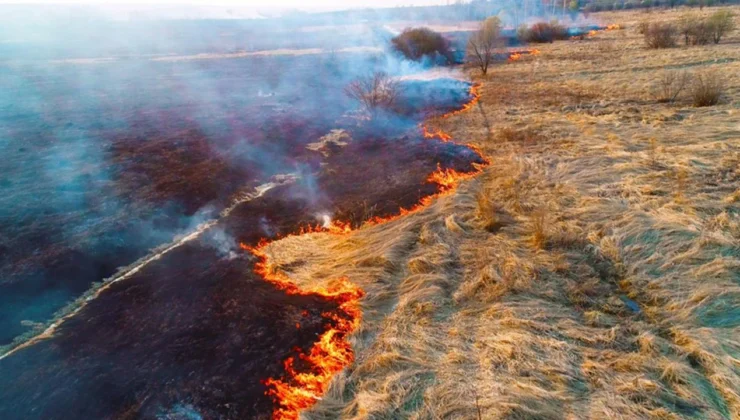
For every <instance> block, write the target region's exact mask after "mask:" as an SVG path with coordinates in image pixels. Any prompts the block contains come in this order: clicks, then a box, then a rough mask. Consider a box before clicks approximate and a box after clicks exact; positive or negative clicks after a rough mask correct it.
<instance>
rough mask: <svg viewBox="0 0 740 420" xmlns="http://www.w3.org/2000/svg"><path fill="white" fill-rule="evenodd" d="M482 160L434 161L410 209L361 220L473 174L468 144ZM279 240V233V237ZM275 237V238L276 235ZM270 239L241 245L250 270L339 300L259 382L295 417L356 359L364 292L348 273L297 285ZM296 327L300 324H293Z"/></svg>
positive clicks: (289, 289) (279, 419)
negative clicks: (307, 342)
mask: <svg viewBox="0 0 740 420" xmlns="http://www.w3.org/2000/svg"><path fill="white" fill-rule="evenodd" d="M479 88H480V87H479V86H478V85H471V88H470V92H469V93H470V98H471V99H470V101H469V102H468V103H466V104H465V105H464V106H463V107H462V108H461V109H459V110H457V111H453V112H450V113H447V114H445V115H443V116H442V118H447V117H450V116H453V115H457V114H459V113H461V112H465V111H467V110H469V109H471V108H473V107H474V106H475V105H476V104H477V103H478V101H479V100H480V91H479ZM421 128H422V133H423V135H424V137H426V138H436V139H439V140H441V141H444V142H448V141H451V140H452V136H450V135H449V134H447V133H445V132H443V131H441V130H436V131H433V132H432V131H430V130H429V129H428V128H427V127H426V126H424V125H422V126H421ZM468 147H470V148H471V149H473V150H474V151H475V152H476V153H477V154H478V155H479V156H480V157H481V158H482V159H483V160H484V163H483V164H475V163H474V164H473V167H474V170H473V171H471V172H458V171H455V170H453V169H442V168H441V166H440V164H437V170H436V171H434V172H433V173H432V174H430V175H429V177H428V178H427V182H429V183H433V184H436V185H437V186H438V191H437V193H435V194H432V195H429V196H426V197H424V198H422V199H421V200H420V201H419V202H418V203H417V204H416V205H415V206H413V207H412V208H410V209H404V208H401V209H399V212H398V213H397V214H395V215H392V216H388V217H374V218H372V219H370V220H367V221H366V222H365V223H364V224H365V225H377V224H381V223H386V222H388V221H391V220H395V219H398V218H400V217H403V216H405V215H408V214H410V213H414V212H416V211H418V210H421V209H423V208H425V207H427V206H428V205H429V204H431V203H432V202H433V201H434V199H436V198H437V197H440V196H442V195H445V194H449V193H450V192H452V191H453V190H454V189H455V187H456V186H457V185H458V183H459V182H460V181H462V180H463V179H467V178H472V177H474V176H476V175H477V174H478V173H480V172H481V171H482V170H483V168H484V167H485V166H487V165H488V164H489V161H488V160H487V159H486V158H485V157H484V156H483V154H482V153H481V152H480V150H478V148H476V147H475V146H472V145H468ZM351 231H352V226H351V224H350V223H349V222H341V221H332V222H331V223H330V224H329V225H328V226H324V225H315V226H307V227H303V228H301V229H300V230H299V231H298V232H297V233H294V234H289V235H287V236H299V235H305V234H311V233H318V232H325V233H330V234H335V235H344V234H347V233H349V232H351ZM277 239H279V238H277ZM277 239H273V241H274V240H277ZM270 243H271V241H269V240H267V239H262V240H260V241H259V243H258V244H257V245H256V246H249V245H245V244H241V247H242V249H244V250H246V251H248V252H250V253H251V254H252V255H254V256H255V257H256V260H257V261H256V263H255V266H254V271H255V273H256V274H258V275H259V276H260V277H262V278H263V279H264V280H265V281H267V282H269V283H271V284H273V285H274V286H275V287H277V288H278V289H280V290H283V291H285V293H287V294H290V295H302V296H306V295H319V296H322V297H325V298H327V299H330V300H332V301H334V302H336V303H338V309H337V313H335V314H332V313H322V314H321V315H322V317H323V318H324V319H326V320H327V321H328V325H327V330H326V331H325V332H324V333H323V334H322V335H321V336H320V337H319V340H318V341H317V342H316V343H314V344H313V346H312V347H311V349H310V350H309V351H308V352H306V351H303V350H302V349H296V351H297V352H298V359H296V358H295V357H289V358H287V359H286V360H285V361H284V362H283V366H284V369H285V375H283V377H281V378H277V379H276V378H268V379H266V380H264V381H263V383H264V384H265V385H266V386H267V391H266V395H268V396H270V397H272V398H273V401H274V402H275V404H276V408H275V409H274V411H273V419H275V420H297V419H298V417H299V413H300V411H301V410H304V409H306V408H309V407H311V406H312V405H313V404H314V403H316V401H317V400H319V399H320V398H321V396H322V395H324V393H325V392H326V390H327V388H328V387H329V383H330V382H331V379H332V377H333V376H334V375H335V374H336V373H338V372H340V371H341V370H342V369H344V367H345V366H348V365H350V364H351V363H353V362H354V352H353V351H352V346H351V345H350V343H349V340H348V337H349V336H350V335H351V334H352V333H353V332H354V331H355V330H356V329H357V328H358V327H359V325H360V322H361V319H362V311H361V310H360V300H361V299H362V297H363V296H364V294H365V293H364V291H363V290H362V289H361V288H360V287H358V286H356V285H354V284H352V283H351V282H350V281H349V279H348V278H346V277H342V278H339V279H336V280H333V281H331V282H329V284H328V285H327V286H309V287H307V288H300V287H299V286H298V285H297V284H295V283H294V282H293V281H292V280H291V279H290V278H289V277H288V276H287V275H286V274H285V273H284V272H282V271H280V269H279V268H278V267H276V266H275V265H274V264H272V263H271V262H270V259H269V256H268V254H267V251H266V248H267V246H268V245H269V244H270ZM296 327H297V328H300V324H297V325H296Z"/></svg>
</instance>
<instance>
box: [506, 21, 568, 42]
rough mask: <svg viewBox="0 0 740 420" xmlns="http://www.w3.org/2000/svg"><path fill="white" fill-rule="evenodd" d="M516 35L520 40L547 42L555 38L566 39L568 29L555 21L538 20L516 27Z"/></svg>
mask: <svg viewBox="0 0 740 420" xmlns="http://www.w3.org/2000/svg"><path fill="white" fill-rule="evenodd" d="M517 37H518V38H519V40H520V41H522V42H535V43H541V44H544V43H547V42H553V41H555V40H563V39H568V38H569V37H570V36H569V35H568V29H567V28H566V27H565V26H563V25H561V24H559V23H558V22H557V21H552V22H550V23H548V22H538V23H535V24H534V25H532V26H531V27H527V26H525V25H522V26H520V27H519V28H518V29H517Z"/></svg>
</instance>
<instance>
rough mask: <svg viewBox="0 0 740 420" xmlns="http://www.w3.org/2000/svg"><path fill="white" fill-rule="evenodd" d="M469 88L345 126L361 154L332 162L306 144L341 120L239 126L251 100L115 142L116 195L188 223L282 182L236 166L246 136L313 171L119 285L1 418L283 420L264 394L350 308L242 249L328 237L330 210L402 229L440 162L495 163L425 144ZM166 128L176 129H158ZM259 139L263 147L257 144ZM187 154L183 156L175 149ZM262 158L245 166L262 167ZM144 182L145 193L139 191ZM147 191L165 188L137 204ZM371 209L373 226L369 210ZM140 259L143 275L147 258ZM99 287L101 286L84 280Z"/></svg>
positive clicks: (272, 110)
mask: <svg viewBox="0 0 740 420" xmlns="http://www.w3.org/2000/svg"><path fill="white" fill-rule="evenodd" d="M227 69H228V66H227ZM231 71H234V69H231ZM227 79H230V80H232V81H233V80H236V79H237V77H231V78H227ZM226 82H228V80H227V81H226ZM320 87H321V88H324V87H325V86H320ZM467 87H468V86H467V84H464V83H461V82H456V81H438V82H423V83H422V82H411V83H409V84H407V85H406V86H405V88H404V90H405V91H404V94H405V96H404V97H405V98H406V99H405V100H404V101H402V103H401V106H400V107H399V108H398V109H396V110H394V111H395V112H393V113H392V114H390V115H387V116H385V117H383V118H379V120H378V121H376V122H375V123H365V124H364V125H360V126H357V125H349V126H347V127H345V128H348V129H349V131H350V133H351V135H352V136H353V141H352V142H350V144H349V145H347V146H345V147H343V148H340V149H338V150H333V151H332V153H331V154H330V155H329V156H328V157H324V158H321V157H317V155H318V154H317V153H315V152H311V153H308V152H306V150H305V144H306V143H308V142H311V141H315V140H316V139H317V138H318V137H319V136H320V135H322V134H324V133H326V132H328V130H329V129H332V128H336V120H332V118H328V117H327V113H324V114H323V115H324V118H320V117H319V116H316V118H314V115H313V114H315V111H316V110H317V109H322V108H324V109H325V108H326V107H321V106H319V107H316V108H313V114H312V113H301V114H300V115H304V116H306V117H305V118H303V119H300V118H295V117H294V115H293V114H292V113H290V112H289V111H288V110H285V109H284V108H282V104H279V103H277V102H278V99H277V98H276V99H274V103H272V104H271V105H270V106H267V107H265V105H264V104H262V105H260V106H261V107H262V108H260V109H254V108H250V111H253V112H251V113H246V114H248V115H251V116H252V117H251V118H237V117H240V116H242V115H244V114H245V113H242V112H239V107H240V106H241V105H243V104H239V103H238V101H235V102H233V103H227V104H223V103H221V104H217V106H213V107H211V108H206V109H205V111H204V109H203V108H202V104H199V105H200V106H201V107H200V108H198V109H190V108H188V105H187V102H188V101H187V100H184V101H183V102H184V103H185V104H184V105H183V104H180V105H178V106H177V107H174V109H173V107H163V108H162V109H160V112H159V113H153V112H149V113H147V112H135V113H133V115H134V117H132V118H133V120H134V121H135V123H132V124H130V125H129V129H128V130H124V131H122V132H118V131H113V134H110V132H108V131H106V133H105V134H106V138H109V139H110V141H109V146H108V149H107V152H108V153H110V155H109V156H110V157H111V159H112V161H113V162H114V165H116V169H117V170H119V171H120V172H119V174H121V175H122V176H123V178H122V179H116V183H115V185H114V186H115V187H116V188H119V189H120V191H119V192H120V193H122V194H123V193H126V194H131V196H132V197H133V199H134V200H137V199H138V200H140V201H141V202H143V203H151V202H154V203H162V202H171V201H173V200H174V201H175V202H178V203H180V205H181V206H182V207H183V208H185V209H186V210H185V211H184V212H185V214H187V213H188V211H190V212H192V211H193V209H196V208H199V207H201V206H202V205H203V204H204V203H213V202H218V201H219V200H222V201H223V197H226V196H228V195H229V194H230V193H233V192H234V191H235V190H236V189H237V188H238V187H241V186H243V185H244V184H245V180H250V179H252V180H254V179H255V178H260V177H263V178H264V177H267V176H269V175H272V174H273V173H278V172H280V171H278V170H276V169H275V168H272V167H271V168H269V169H265V168H260V170H258V171H253V167H254V166H255V165H238V164H234V161H233V160H229V159H233V156H234V154H237V155H238V153H239V151H240V150H239V147H240V146H242V145H241V144H240V143H234V142H233V140H232V139H233V138H235V137H239V135H245V133H249V134H250V135H252V136H253V137H256V138H257V140H256V141H255V142H253V143H251V144H250V145H251V146H254V145H255V144H259V143H260V142H264V143H265V144H263V145H262V146H263V147H261V148H259V149H258V150H260V152H264V151H265V150H267V152H266V156H269V157H272V156H286V158H285V160H286V161H287V163H285V162H283V165H275V166H279V167H280V169H284V168H286V167H290V166H291V165H292V166H293V167H301V168H303V169H302V170H301V172H302V173H303V174H304V176H303V177H302V178H301V179H299V180H298V181H297V182H296V183H294V184H290V185H285V186H282V187H278V188H276V189H273V190H271V191H270V192H269V193H267V194H266V195H265V196H264V197H262V198H260V199H257V200H254V201H251V202H247V203H245V204H243V205H241V206H240V207H238V208H237V209H236V210H235V211H234V212H233V213H232V214H231V215H230V216H229V217H228V218H226V219H222V220H221V221H220V222H219V224H218V225H217V226H216V227H215V228H213V229H211V230H210V231H209V232H207V233H206V234H204V235H202V236H201V237H200V238H198V239H197V240H195V241H192V242H190V243H188V244H186V245H184V246H182V247H180V248H178V249H176V250H175V251H172V252H170V253H168V254H167V255H165V256H164V257H163V258H161V259H159V260H157V261H155V262H153V263H150V264H149V265H147V266H146V267H145V268H144V269H143V270H141V271H140V272H138V273H137V274H135V275H134V276H132V277H131V278H129V279H127V280H126V281H123V282H121V283H117V284H114V285H113V286H112V287H110V288H109V289H108V290H106V291H105V292H104V293H102V294H101V295H100V296H99V297H98V298H96V299H94V300H92V301H91V302H89V304H87V306H85V307H84V308H83V309H82V310H81V312H79V313H78V314H77V315H76V316H74V317H72V318H70V319H69V320H67V321H66V322H65V323H64V324H62V326H61V327H60V328H59V329H58V330H57V332H56V333H55V334H54V336H53V337H52V338H50V339H47V340H43V341H41V342H39V343H37V344H34V345H32V346H29V347H27V348H24V349H22V350H20V351H18V352H17V353H15V354H13V355H11V356H10V357H8V358H6V359H3V360H2V361H0V371H2V376H3V378H6V379H5V380H3V381H0V417H1V418H4V419H13V418H103V417H115V418H154V417H158V416H162V415H168V414H173V413H178V412H180V411H181V410H190V409H192V410H194V411H195V412H197V413H199V414H200V415H202V416H203V417H204V418H268V417H269V416H270V413H271V412H272V408H273V402H272V401H271V400H270V399H269V397H267V396H266V395H265V387H264V386H263V385H262V383H261V380H263V379H265V378H268V377H280V376H281V375H282V374H283V367H282V362H283V360H285V359H286V358H287V357H288V356H291V355H293V356H294V355H295V354H296V353H295V348H309V347H310V346H311V345H312V343H313V342H314V341H315V340H316V338H317V337H318V336H319V335H320V334H321V333H322V332H323V331H325V329H326V328H327V327H328V325H327V322H328V321H327V320H325V319H324V318H323V317H322V316H321V313H323V312H327V311H329V312H331V311H333V310H334V309H336V308H335V306H334V304H333V303H332V302H330V301H327V300H325V299H324V298H321V297H319V296H290V295H286V294H285V293H284V292H282V291H280V290H277V289H275V288H274V287H273V286H272V285H270V284H268V283H266V282H264V281H263V280H262V279H261V278H259V277H258V276H257V275H256V274H254V273H253V271H252V270H253V265H254V261H253V259H252V257H251V256H250V255H249V254H247V253H245V252H243V251H240V250H238V243H239V242H242V243H247V244H255V243H257V241H258V240H259V239H260V238H263V237H270V236H273V237H274V236H277V235H281V234H287V233H291V232H295V231H297V230H298V229H299V227H300V226H305V225H308V224H312V225H315V224H316V223H317V219H316V214H317V212H319V211H326V210H329V211H331V212H332V213H333V214H334V215H335V217H336V218H337V219H340V220H348V219H352V221H353V223H354V224H355V225H359V224H361V222H362V221H363V218H365V219H367V218H370V217H373V216H381V217H382V216H387V215H391V214H395V213H396V212H397V211H398V209H399V208H400V207H405V208H410V207H412V206H413V205H414V204H415V203H417V202H418V200H419V199H420V198H421V197H423V196H426V195H429V194H433V193H434V192H435V191H436V187H435V186H434V185H430V184H428V183H426V182H425V180H426V178H427V176H428V175H429V174H430V173H431V172H433V171H434V170H435V169H436V165H437V163H438V162H440V163H441V164H442V167H444V168H452V169H455V170H458V171H470V170H472V169H473V167H472V163H473V162H478V163H481V160H480V157H479V156H477V154H476V153H475V152H473V151H471V150H470V149H468V148H466V147H463V146H458V145H455V144H453V143H443V142H441V141H437V140H429V139H423V138H421V135H420V133H419V129H418V127H417V125H418V123H419V122H420V121H421V120H422V119H423V118H424V117H425V116H427V115H429V113H431V112H436V113H439V112H446V111H449V110H451V109H455V108H457V107H459V106H460V105H461V104H462V103H463V102H465V101H466V100H467V94H466V92H467ZM153 88H154V87H153ZM314 88H315V87H314ZM309 91H310V90H309ZM314 92H315V91H314ZM222 94H223V95H224V96H225V97H228V94H226V93H225V92H222ZM307 94H310V92H309V93H307ZM431 97H434V98H437V99H436V100H429V99H427V98H431ZM336 100H337V101H339V102H340V103H341V101H340V100H339V99H336ZM298 102H299V103H298V105H296V106H301V105H304V104H303V103H302V102H301V101H300V100H299V101H298ZM118 106H120V105H118ZM312 106H315V104H312V105H311V106H309V108H312ZM330 109H331V108H330ZM110 112H111V113H114V114H115V113H116V112H117V110H115V109H111V110H110ZM198 112H200V113H205V114H207V115H208V117H209V118H211V117H213V118H220V120H219V121H218V122H217V123H213V124H212V125H210V126H209V128H210V130H204V129H202V128H199V127H200V126H199V124H195V123H193V124H190V122H192V121H191V120H190V118H191V116H192V115H193V114H194V113H195V114H197V113H198ZM151 115H156V118H152V117H151ZM332 116H336V115H332ZM163 121H165V122H167V124H165V125H164V126H162V125H160V124H158V123H159V122H163ZM260 125H261V126H262V130H261V131H260V130H258V129H257V128H256V127H258V126H260ZM19 127H22V128H24V127H25V126H22V125H19ZM132 127H133V128H135V129H134V130H132V129H131V128H132ZM264 127H270V128H271V129H269V130H266V129H264ZM137 130H139V132H138V133H137ZM255 130H257V132H258V133H262V135H256V136H254V135H255ZM142 133H143V134H142ZM214 138H215V139H216V141H214ZM145 140H146V143H145V145H143V146H140V145H139V144H137V143H138V142H144V141H145ZM229 140H232V141H231V142H229ZM276 140H277V142H278V144H277V145H275V144H274V142H275V141H276ZM214 143H215V144H217V145H218V147H216V148H214V147H213V146H212V145H213V144H214ZM173 144H176V145H179V146H180V147H176V148H174V150H173V148H172V147H171V146H172V145H173ZM140 149H145V150H146V153H141V152H140ZM251 150H255V149H253V148H249V149H248V151H247V152H244V153H242V155H241V156H244V157H245V158H248V154H249V151H251ZM204 156H205V157H206V158H205V159H204V158H203V157H204ZM322 161H323V162H322ZM250 162H251V161H250ZM194 167H195V168H194ZM245 168H246V169H245ZM306 168H308V169H306ZM251 171H253V172H251ZM129 172H131V173H134V174H138V176H140V177H141V179H138V180H137V179H133V180H131V179H128V178H127V177H126V174H127V173H129ZM142 183H147V184H148V185H153V186H152V187H151V188H150V189H149V190H148V191H147V193H146V194H145V195H144V196H143V197H137V194H141V193H140V192H139V187H140V186H141V184H142ZM224 183H225V184H226V186H224ZM247 183H249V182H247ZM251 184H253V185H254V184H257V182H254V181H252V182H251ZM317 192H318V193H317ZM173 197H174V198H173ZM368 206H371V207H372V208H373V212H372V214H368V213H367V212H366V211H365V210H366V208H367V207H368ZM353 215H354V216H353ZM356 215H362V216H360V217H357V216H356ZM214 232H222V233H223V234H225V235H221V236H225V237H227V238H231V239H230V240H229V244H228V248H229V249H228V251H227V252H225V251H224V250H223V246H214V240H216V239H214V237H215V236H216V234H215V233H214ZM126 256H127V257H128V258H129V262H130V261H131V258H133V256H132V255H128V254H126ZM81 258H85V256H84V255H83V256H82V257H81ZM121 263H122V262H121V261H115V263H110V264H111V266H114V265H116V264H119V265H120V264H121ZM77 275H79V273H76V272H72V273H70V277H74V276H77ZM95 276H97V278H94V277H95ZM100 276H101V273H100V272H99V271H98V272H95V273H91V274H90V275H89V276H87V277H85V278H84V279H83V281H84V283H85V284H89V282H90V281H92V280H100ZM296 323H300V325H301V327H300V328H296Z"/></svg>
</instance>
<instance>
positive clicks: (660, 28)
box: [645, 22, 678, 48]
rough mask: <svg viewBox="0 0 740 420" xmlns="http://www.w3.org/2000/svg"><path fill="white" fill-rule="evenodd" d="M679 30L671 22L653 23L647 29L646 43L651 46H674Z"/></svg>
mask: <svg viewBox="0 0 740 420" xmlns="http://www.w3.org/2000/svg"><path fill="white" fill-rule="evenodd" d="M677 32H678V31H677V30H676V27H675V26H673V25H671V24H670V23H660V22H657V23H651V24H649V25H648V27H647V29H646V30H645V43H646V44H647V46H648V47H650V48H673V47H675V46H676V35H677Z"/></svg>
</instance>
